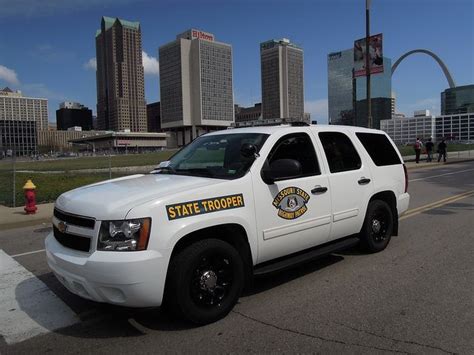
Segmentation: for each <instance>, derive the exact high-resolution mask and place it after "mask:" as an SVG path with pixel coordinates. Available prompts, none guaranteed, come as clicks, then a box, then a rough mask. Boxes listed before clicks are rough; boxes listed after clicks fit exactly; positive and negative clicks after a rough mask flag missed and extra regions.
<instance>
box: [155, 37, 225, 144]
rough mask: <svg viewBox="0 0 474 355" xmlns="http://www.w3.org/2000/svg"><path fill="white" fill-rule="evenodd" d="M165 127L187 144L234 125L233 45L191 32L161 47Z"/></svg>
mask: <svg viewBox="0 0 474 355" xmlns="http://www.w3.org/2000/svg"><path fill="white" fill-rule="evenodd" d="M159 61H160V104H161V129H162V130H165V131H170V132H173V133H174V134H175V135H176V136H177V137H176V138H177V144H178V145H184V144H187V143H188V142H190V141H192V140H193V139H194V138H196V137H198V136H200V135H201V134H203V133H206V132H209V131H213V130H218V129H224V128H226V127H229V126H230V125H231V124H232V123H233V122H234V99H233V89H232V46H231V45H229V44H226V43H222V42H217V41H216V39H215V36H214V35H213V34H211V33H207V32H203V31H200V30H196V29H190V30H188V31H186V32H184V33H181V34H179V35H177V37H176V40H174V41H172V42H170V43H167V44H165V45H164V46H161V47H160V48H159Z"/></svg>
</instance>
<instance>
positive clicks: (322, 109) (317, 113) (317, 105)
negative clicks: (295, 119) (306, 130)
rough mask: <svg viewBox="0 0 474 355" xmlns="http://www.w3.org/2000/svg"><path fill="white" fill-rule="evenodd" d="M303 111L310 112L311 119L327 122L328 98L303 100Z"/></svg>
mask: <svg viewBox="0 0 474 355" xmlns="http://www.w3.org/2000/svg"><path fill="white" fill-rule="evenodd" d="M304 111H305V112H309V113H310V114H311V121H318V123H327V121H328V99H319V100H311V101H305V103H304Z"/></svg>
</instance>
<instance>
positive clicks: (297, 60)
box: [260, 38, 304, 121]
mask: <svg viewBox="0 0 474 355" xmlns="http://www.w3.org/2000/svg"><path fill="white" fill-rule="evenodd" d="M260 63H261V76H262V117H263V119H275V118H285V119H291V120H297V121H299V120H302V119H303V114H304V83H303V49H302V48H300V47H298V46H297V45H295V44H293V43H291V42H290V41H289V40H288V39H286V38H283V39H281V40H270V41H266V42H263V43H261V44H260Z"/></svg>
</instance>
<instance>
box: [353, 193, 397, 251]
mask: <svg viewBox="0 0 474 355" xmlns="http://www.w3.org/2000/svg"><path fill="white" fill-rule="evenodd" d="M392 232H393V213H392V209H391V208H390V206H389V205H388V204H387V203H386V202H385V201H382V200H374V201H371V202H369V207H368V208H367V214H366V215H365V220H364V225H363V226H362V230H361V232H360V241H361V244H362V246H363V247H364V249H365V250H367V251H369V252H371V253H377V252H379V251H382V250H384V249H385V248H386V247H387V245H388V243H389V242H390V238H391V237H392Z"/></svg>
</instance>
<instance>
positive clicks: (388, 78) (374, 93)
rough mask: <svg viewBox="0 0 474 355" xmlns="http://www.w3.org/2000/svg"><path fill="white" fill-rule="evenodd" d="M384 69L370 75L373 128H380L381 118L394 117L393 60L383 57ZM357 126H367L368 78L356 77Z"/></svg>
mask: <svg viewBox="0 0 474 355" xmlns="http://www.w3.org/2000/svg"><path fill="white" fill-rule="evenodd" d="M383 65H384V71H383V72H382V73H378V74H372V75H371V76H370V97H371V113H372V128H376V129H379V128H380V121H381V120H388V119H391V118H392V71H391V67H392V61H391V60H390V58H387V57H383ZM355 98H356V106H355V107H356V111H355V116H356V120H355V122H356V124H355V125H356V126H360V127H367V126H368V122H367V78H366V77H365V76H360V77H357V78H356V92H355Z"/></svg>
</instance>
